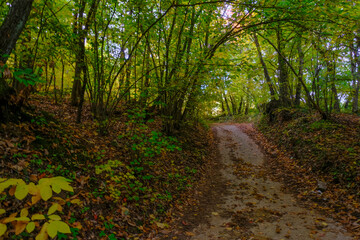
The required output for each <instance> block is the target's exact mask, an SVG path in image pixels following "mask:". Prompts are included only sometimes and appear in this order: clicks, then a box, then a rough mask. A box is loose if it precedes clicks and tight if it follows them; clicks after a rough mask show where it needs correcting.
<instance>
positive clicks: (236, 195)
mask: <svg viewBox="0 0 360 240" xmlns="http://www.w3.org/2000/svg"><path fill="white" fill-rule="evenodd" d="M247 127H251V126H250V125H249V126H247ZM212 130H213V131H214V134H215V136H216V138H217V141H218V147H219V155H220V156H219V163H218V167H217V169H216V170H215V172H214V175H213V176H209V178H211V180H209V181H210V184H211V187H210V191H208V192H207V193H205V194H204V198H208V199H205V200H203V201H202V202H203V203H202V204H200V206H199V207H198V208H197V209H196V210H194V211H193V212H190V213H189V214H188V216H187V218H188V220H186V221H188V222H191V225H192V228H193V229H190V228H187V230H188V231H187V232H186V234H184V235H182V237H176V239H192V240H212V239H232V240H234V239H297V240H298V239H302V240H305V239H325V240H327V239H329V240H336V239H339V240H340V239H341V240H346V239H352V237H351V235H350V234H348V233H347V232H346V230H345V229H344V228H343V227H342V226H341V225H340V224H338V223H336V222H334V220H332V219H330V218H327V217H325V216H323V215H321V214H319V213H317V212H314V211H312V210H309V209H306V208H304V207H302V206H300V205H299V203H297V201H296V199H295V198H294V197H293V196H292V195H291V194H287V193H285V192H284V191H283V188H284V187H283V185H282V184H281V183H279V182H275V181H272V180H270V179H269V176H267V175H266V171H265V166H264V164H266V161H265V156H264V155H263V153H262V152H261V150H260V148H259V147H258V146H257V145H256V143H255V142H254V141H253V140H252V139H250V138H249V137H248V136H247V135H246V134H245V133H244V132H242V131H241V129H240V128H239V127H238V126H237V125H236V124H216V125H213V127H212ZM216 171H217V172H218V173H216ZM191 214H193V215H194V216H197V217H193V219H191V216H190V218H189V215H191ZM196 219H198V220H197V221H196ZM194 220H195V221H194ZM178 236H179V235H178Z"/></svg>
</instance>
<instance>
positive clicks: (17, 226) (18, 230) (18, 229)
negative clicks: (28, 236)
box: [15, 221, 28, 235]
mask: <svg viewBox="0 0 360 240" xmlns="http://www.w3.org/2000/svg"><path fill="white" fill-rule="evenodd" d="M27 224H28V223H27V222H23V221H17V222H16V224H15V235H19V234H20V233H22V232H23V231H24V230H25V228H26V225H27Z"/></svg>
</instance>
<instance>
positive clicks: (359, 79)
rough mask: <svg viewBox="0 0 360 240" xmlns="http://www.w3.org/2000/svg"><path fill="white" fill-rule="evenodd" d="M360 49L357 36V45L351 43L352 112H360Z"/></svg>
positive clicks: (359, 38) (359, 39)
mask: <svg viewBox="0 0 360 240" xmlns="http://www.w3.org/2000/svg"><path fill="white" fill-rule="evenodd" d="M359 49H360V37H358V38H357V46H356V47H355V46H354V43H353V42H351V43H350V59H351V74H352V77H353V82H352V89H353V90H352V112H353V113H358V112H359V89H360V56H359V54H358V51H359Z"/></svg>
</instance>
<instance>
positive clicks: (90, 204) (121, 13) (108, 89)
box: [0, 0, 360, 239]
mask: <svg viewBox="0 0 360 240" xmlns="http://www.w3.org/2000/svg"><path fill="white" fill-rule="evenodd" d="M359 22H360V2H359V1H358V0H351V1H349V0H331V1H330V0H219V1H210V0H209V1H205V0H187V1H184V0H144V1H138V0H127V1H116V0H112V1H105V0H70V1H69V0H58V1H48V0H13V1H7V0H0V73H1V75H0V121H1V122H2V125H1V127H0V132H1V136H0V147H1V148H0V150H1V151H3V152H0V153H1V154H0V160H1V161H2V168H1V169H2V170H0V175H1V177H4V178H0V193H1V195H0V197H1V198H0V200H1V201H3V203H0V214H5V215H6V217H7V218H6V219H5V220H4V219H2V220H0V236H1V235H4V234H5V235H6V236H8V237H9V238H10V236H12V238H13V239H21V238H26V237H29V236H30V237H31V236H35V235H34V232H33V230H34V229H36V231H35V232H36V236H37V238H36V239H47V236H48V235H49V236H50V237H55V236H56V235H57V236H58V238H59V239H62V238H67V237H69V236H72V237H73V238H76V236H77V235H78V234H80V236H82V237H84V236H87V237H89V238H88V239H99V238H101V237H103V238H104V239H107V238H108V239H121V238H123V239H126V238H129V239H131V238H132V237H133V236H152V235H151V234H155V233H158V232H159V231H161V229H162V230H163V231H165V232H166V230H164V229H166V227H167V224H166V223H165V222H166V221H167V220H169V219H170V215H169V209H175V208H176V207H175V206H177V205H181V204H180V203H179V202H178V201H185V200H184V199H185V198H187V196H188V193H189V192H188V191H192V185H193V184H195V182H197V181H198V180H199V179H201V171H202V168H203V166H204V165H206V164H207V163H208V161H210V160H211V155H212V154H213V153H212V152H211V151H209V150H208V149H209V148H210V149H212V148H213V147H211V146H212V144H213V142H212V141H213V139H212V137H211V136H209V133H208V132H207V130H206V129H205V128H204V127H203V126H202V125H201V124H200V123H202V122H204V121H205V120H206V119H212V121H214V120H218V119H220V120H224V119H236V118H238V119H240V118H242V117H243V116H251V117H253V116H254V115H258V114H263V115H264V116H265V117H264V119H263V121H264V123H263V125H261V128H262V129H263V132H264V133H265V135H267V136H268V137H269V138H273V139H272V140H273V141H274V142H277V143H278V144H280V145H283V146H284V147H285V148H286V149H287V150H288V151H290V152H291V154H293V155H294V156H295V157H297V158H298V159H300V162H301V163H302V165H303V166H305V167H306V168H309V169H310V170H314V171H320V172H321V171H322V172H325V173H326V174H330V175H331V176H332V177H334V178H336V182H335V184H342V186H347V189H348V190H349V194H353V195H351V196H353V197H352V199H353V198H354V199H356V198H357V197H359V192H358V191H359V189H360V186H359V184H358V181H359V180H360V175H359V173H358V172H359V169H360V167H359V165H360V159H359V155H358V153H359V152H360V146H359V144H358V142H357V141H358V140H359V136H358V134H357V133H358V131H359V122H358V118H356V116H358V114H359V89H360V25H359ZM299 119H301V121H300V120H299ZM339 119H340V120H339ZM343 119H347V120H346V121H345V120H343ZM290 120H295V122H294V123H292V124H293V125H291V124H290V125H286V124H285V123H284V122H286V121H290ZM296 120H297V122H296ZM265 122H266V123H265ZM349 122H350V123H351V124H350V123H349ZM340 125H341V127H339V126H340ZM344 126H351V127H352V128H351V131H348V130H345V131H344V132H346V134H347V135H346V137H348V138H346V137H345V136H343V138H342V140H344V142H346V141H348V142H346V144H343V145H342V144H340V145H341V146H343V147H342V148H343V149H341V151H342V152H341V151H340V150H339V151H338V152H336V151H337V150H336V151H335V150H334V151H333V152H331V153H329V151H330V150H329V149H325V150H324V148H322V147H319V148H316V147H314V146H315V145H314V143H309V145H306V141H305V142H303V138H302V137H304V138H307V137H306V136H303V135H302V134H303V132H302V133H300V132H297V131H296V129H297V130H299V129H302V128H303V129H305V130H304V132H306V131H307V132H311V133H313V136H312V137H314V139H315V138H316V136H319V135H318V134H316V133H318V132H316V133H315V131H317V130H318V131H322V133H323V134H324V136H329V135H330V134H333V135H331V136H335V134H342V133H343V132H341V131H342V130H339V129H343V128H344ZM291 127H293V128H292V129H291ZM194 133H197V134H198V135H197V136H194ZM199 138H201V140H199ZM339 138H340V137H339V136H337V137H334V138H333V139H330V140H329V141H328V142H325V143H324V142H321V141H322V140H323V138H320V140H319V141H320V142H319V144H320V145H321V146H325V147H326V146H327V147H329V146H334V147H336V146H338V145H339V144H338V142H337V141H338V140H339ZM351 138H353V139H355V140H354V141H352V140H351ZM300 143H301V144H300ZM302 144H303V145H302ZM311 144H313V145H311ZM332 144H333V145H332ZM299 146H301V149H299V148H300V147H299ZM311 146H312V147H311ZM303 149H307V150H308V149H310V150H309V151H306V152H304V151H302V150H303ZM323 150H324V151H323ZM284 151H285V150H284ZM1 155H2V157H1ZM339 155H343V156H344V159H345V160H344V161H342V162H339V163H333V162H331V161H333V160H334V161H335V160H336V159H338V156H339ZM314 156H315V157H314ZM174 159H177V160H176V161H174ZM306 159H315V160H316V161H317V162H316V164H312V163H309V162H307V160H306ZM329 159H330V160H329ZM315 160H314V161H315ZM170 163H171V164H170ZM350 163H351V164H350ZM86 166H87V167H86ZM334 172H335V174H334ZM60 176H62V177H60ZM7 179H12V180H11V181H10V180H7ZM21 179H22V180H21ZM29 179H30V180H31V181H32V182H35V183H37V182H38V180H39V184H38V185H34V183H32V185H31V184H28V183H29ZM42 179H46V180H43V181H41V180H42ZM69 180H72V181H73V182H72V183H71V185H72V186H74V188H73V187H71V186H70V185H69V184H70V183H69V182H68V181H69ZM24 181H25V182H24ZM99 181H101V182H102V184H99ZM11 186H13V187H12V188H10V190H9V192H10V193H9V194H6V192H5V191H4V189H7V188H8V187H11ZM50 186H51V187H52V188H50ZM20 188H21V189H22V190H21V189H20ZM345 188H346V187H345ZM11 189H13V190H11ZM3 191H4V192H3ZM11 191H12V192H11ZM52 191H54V195H55V194H59V193H60V192H61V193H60V197H58V199H57V200H58V201H57V202H55V201H52V199H53V198H52V197H53V195H52ZM66 191H67V192H69V194H70V193H71V194H70V195H67V192H66ZM64 192H65V193H66V194H65V193H64ZM72 192H74V194H72ZM28 194H29V195H28ZM61 194H62V195H61ZM30 195H32V200H30ZM15 198H16V199H18V200H23V199H25V200H26V199H28V200H29V201H28V203H26V204H27V205H26V206H25V205H21V204H20V203H19V201H18V200H16V201H13V202H11V201H10V200H11V199H15ZM49 199H50V200H49ZM59 199H60V200H59ZM40 200H41V201H42V202H41V204H43V205H41V206H37V205H36V204H39V203H40V202H39V201H40ZM50 202H51V203H50ZM109 202H111V203H113V204H114V205H111V204H108V203H109ZM24 204H25V203H24ZM106 204H108V206H107V207H105V206H104V205H106ZM19 206H21V207H20V208H22V209H23V210H21V214H20V215H18V216H20V217H19V218H16V217H17V215H16V211H17V210H19V209H20V208H19ZM34 206H37V207H34ZM44 206H45V208H46V209H49V208H50V209H49V212H48V213H47V215H46V216H45V215H43V213H41V211H40V210H42V211H43V209H44ZM119 206H120V207H119ZM23 207H24V208H23ZM8 209H11V210H8ZM24 209H25V210H24ZM74 209H75V210H74ZM114 209H116V211H117V213H119V214H118V215H119V216H120V217H119V216H116V217H114V216H112V215H111V214H110V213H112V212H113V211H114ZM30 210H33V212H32V213H36V212H37V211H38V212H39V211H40V212H39V213H41V214H38V215H37V216H36V217H35V218H34V217H33V218H32V219H31V220H30V218H28V214H29V211H30ZM55 211H58V212H63V213H65V214H63V215H62V216H61V217H59V216H58V215H51V214H54V213H55ZM171 211H172V210H170V212H171ZM72 212H73V214H72ZM14 214H15V215H14ZM359 214H360V213H359ZM48 215H49V216H52V218H50V221H49V222H46V223H44V224H43V223H42V222H41V221H42V220H44V219H45V218H46V219H48V218H49V216H48ZM107 215H108V216H110V217H106V216H107ZM20 218H23V219H20ZM80 219H85V220H81V221H80ZM166 219H167V220H166ZM36 221H38V222H36ZM39 221H40V222H41V223H40V224H39ZM56 221H58V222H57V224H58V225H56V226H55V224H54V222H56ZM169 221H170V220H169ZM10 222H11V223H13V225H14V228H15V232H14V231H13V232H11V231H10V232H9V229H10V228H11V227H10V224H9V223H10ZM35 222H36V223H35ZM59 222H60V223H59ZM69 226H70V228H69ZM25 229H26V231H25ZM159 229H160V230H159ZM79 232H80V233H79ZM5 235H4V236H5ZM16 237H18V238H16ZM0 238H1V237H0ZM70 238H71V237H70ZM150 239H151V238H150Z"/></svg>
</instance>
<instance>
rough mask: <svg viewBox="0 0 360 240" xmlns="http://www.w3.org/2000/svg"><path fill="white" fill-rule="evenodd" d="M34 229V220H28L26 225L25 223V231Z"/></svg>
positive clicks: (29, 231)
mask: <svg viewBox="0 0 360 240" xmlns="http://www.w3.org/2000/svg"><path fill="white" fill-rule="evenodd" d="M34 229H35V223H34V222H29V223H28V224H27V225H26V231H27V232H28V233H31V232H32V231H34Z"/></svg>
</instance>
